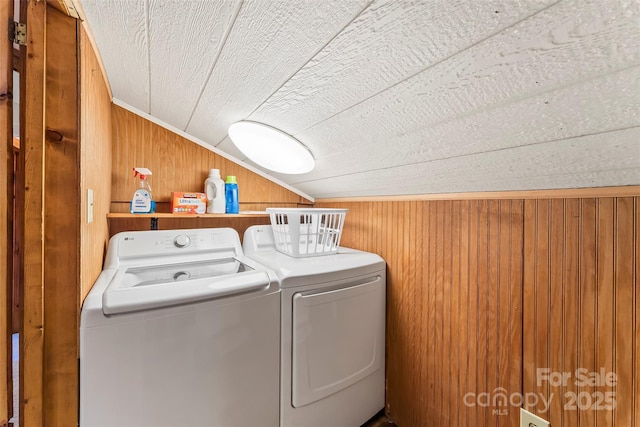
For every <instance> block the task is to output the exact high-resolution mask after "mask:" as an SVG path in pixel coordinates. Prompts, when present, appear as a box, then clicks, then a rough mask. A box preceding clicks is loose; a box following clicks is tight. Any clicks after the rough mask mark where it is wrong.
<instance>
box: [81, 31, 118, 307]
mask: <svg viewBox="0 0 640 427" xmlns="http://www.w3.org/2000/svg"><path fill="white" fill-rule="evenodd" d="M80 132H81V134H80V191H81V194H80V196H81V201H82V203H81V208H80V219H81V224H82V225H81V230H80V248H81V250H80V287H81V289H80V301H81V302H82V301H84V298H85V297H86V295H87V294H88V293H89V290H90V289H91V287H92V286H93V283H94V282H95V280H96V279H97V277H98V275H99V274H100V272H101V271H102V259H103V256H104V252H105V248H106V245H107V242H108V239H109V228H108V223H107V213H108V212H109V210H110V208H111V184H112V182H111V156H112V144H111V139H112V135H111V98H110V96H109V88H108V87H107V86H106V84H105V79H104V76H103V75H102V70H101V68H100V63H99V61H98V58H97V56H96V53H95V52H94V50H93V46H92V45H91V42H90V40H89V37H88V36H87V33H86V31H85V30H84V27H82V30H81V32H80ZM88 189H92V190H93V196H94V200H93V202H94V206H93V222H92V223H89V222H88V220H87V190H88Z"/></svg>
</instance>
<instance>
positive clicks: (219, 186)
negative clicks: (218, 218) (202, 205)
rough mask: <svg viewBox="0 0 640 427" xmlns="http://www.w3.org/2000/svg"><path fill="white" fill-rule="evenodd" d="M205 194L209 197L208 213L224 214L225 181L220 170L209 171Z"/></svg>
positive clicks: (205, 183) (205, 182)
mask: <svg viewBox="0 0 640 427" xmlns="http://www.w3.org/2000/svg"><path fill="white" fill-rule="evenodd" d="M204 193H205V194H206V195H207V213H224V211H225V195H224V181H223V180H222V178H221V177H220V170H219V169H211V170H209V178H207V179H206V180H205V181H204Z"/></svg>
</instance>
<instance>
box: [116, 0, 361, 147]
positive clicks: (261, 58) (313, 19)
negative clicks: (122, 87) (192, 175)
mask: <svg viewBox="0 0 640 427" xmlns="http://www.w3.org/2000/svg"><path fill="white" fill-rule="evenodd" d="M369 3H370V0H351V1H340V2H325V1H323V2H315V1H300V2H291V1H288V0H273V1H266V2H264V1H258V2H244V3H243V4H242V7H241V8H240V10H239V12H238V15H237V17H236V19H235V22H234V24H233V28H232V29H231V31H230V33H229V35H228V37H227V40H226V42H225V46H224V48H223V50H222V52H221V53H220V56H219V57H218V58H216V61H217V62H216V63H215V64H212V71H211V75H210V76H209V78H208V80H207V82H206V86H204V87H203V88H202V92H201V93H200V97H199V99H198V101H199V102H198V104H197V105H196V106H195V107H194V108H193V109H192V110H191V111H192V117H191V120H190V122H189V123H188V124H187V125H186V128H185V127H181V129H184V130H186V131H187V132H188V133H189V134H191V135H194V136H196V137H198V138H200V139H202V140H204V141H207V142H208V143H210V144H213V145H217V144H218V143H219V142H220V141H222V139H223V138H224V137H225V136H226V135H227V129H228V127H229V125H231V124H232V123H234V122H236V121H239V120H245V119H246V118H247V117H248V116H249V115H250V114H251V113H252V112H253V111H254V110H255V108H257V107H258V106H259V105H260V104H261V103H262V102H264V100H266V99H267V98H268V97H269V96H271V94H273V93H274V92H275V91H276V90H278V88H280V87H281V86H282V85H283V84H284V83H285V82H286V81H287V80H288V79H289V78H290V77H291V76H292V75H294V74H295V73H296V72H297V71H298V70H299V69H300V68H302V67H303V66H304V65H305V64H306V63H307V62H309V61H310V60H311V59H312V58H313V57H314V56H315V55H316V54H317V53H318V51H319V50H321V49H322V48H323V47H324V46H325V45H326V44H327V43H328V42H329V41H331V40H332V39H333V38H334V37H335V36H336V35H337V34H338V33H339V32H340V31H341V30H342V29H343V28H344V27H345V26H346V25H347V24H348V23H349V22H350V21H351V20H353V19H354V18H355V17H356V16H357V15H358V14H359V13H360V12H361V11H362V10H363V9H364V8H365V7H366V6H367V5H368V4H369ZM214 65H215V66H214ZM145 71H146V70H145ZM116 96H117V95H116ZM132 105H134V106H135V104H132ZM173 105H174V107H175V105H176V104H175V102H174V104H173ZM178 126H179V125H178Z"/></svg>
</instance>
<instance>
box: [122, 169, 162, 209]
mask: <svg viewBox="0 0 640 427" xmlns="http://www.w3.org/2000/svg"><path fill="white" fill-rule="evenodd" d="M133 171H134V174H133V176H134V178H135V177H137V178H140V185H139V186H138V189H137V190H136V191H135V193H133V198H132V199H131V204H130V205H129V210H130V211H131V213H154V212H155V211H156V202H155V201H154V200H153V196H152V195H151V185H149V182H148V181H147V177H149V176H151V171H150V170H149V169H147V168H133Z"/></svg>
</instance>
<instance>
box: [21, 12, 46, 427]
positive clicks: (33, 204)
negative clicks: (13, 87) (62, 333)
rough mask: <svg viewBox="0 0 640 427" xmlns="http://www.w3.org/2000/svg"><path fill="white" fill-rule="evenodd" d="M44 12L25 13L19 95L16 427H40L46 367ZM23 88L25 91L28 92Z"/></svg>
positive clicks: (41, 423)
mask: <svg viewBox="0 0 640 427" xmlns="http://www.w3.org/2000/svg"><path fill="white" fill-rule="evenodd" d="M46 15H47V7H46V4H45V3H44V2H42V1H41V2H36V1H29V2H28V3H27V8H26V19H27V22H28V25H27V46H26V48H23V49H26V55H24V56H23V57H24V58H25V61H24V70H25V72H24V74H23V75H21V76H20V77H21V79H20V93H22V94H23V95H22V96H23V98H22V99H23V100H24V107H23V106H22V105H21V106H20V107H21V108H24V112H25V113H24V122H22V121H21V123H24V127H23V132H24V141H22V148H21V150H20V156H21V163H22V164H24V169H23V171H24V176H25V181H24V188H25V191H24V200H23V203H24V205H23V206H21V207H20V211H21V212H23V213H24V227H23V230H24V238H23V239H22V242H23V248H24V253H23V266H24V268H23V270H24V276H23V280H24V289H23V295H22V298H23V304H22V308H23V320H22V329H21V342H20V425H23V426H27V427H29V426H42V425H44V424H43V418H42V408H43V366H44V307H43V304H44V290H43V286H44V260H43V254H44V235H43V224H44V141H45V125H44V120H45V114H44V108H45V102H44V98H45V81H46V79H45V59H46V52H47V49H46V38H45V34H46V32H45V26H46ZM27 82H28V84H29V90H28V91H27V90H26V87H27Z"/></svg>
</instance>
